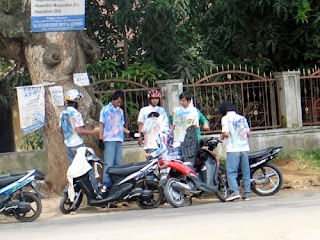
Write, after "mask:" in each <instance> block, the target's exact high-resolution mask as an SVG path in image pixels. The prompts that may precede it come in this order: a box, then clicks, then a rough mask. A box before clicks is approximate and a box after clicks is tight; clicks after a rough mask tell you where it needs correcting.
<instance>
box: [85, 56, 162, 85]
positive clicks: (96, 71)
mask: <svg viewBox="0 0 320 240" xmlns="http://www.w3.org/2000/svg"><path fill="white" fill-rule="evenodd" d="M88 72H89V75H90V78H91V79H92V81H99V80H104V79H112V78H117V79H129V80H132V81H136V80H139V83H142V84H144V85H147V86H153V85H154V81H156V80H161V79H165V78H166V77H168V73H166V72H165V71H164V70H163V69H158V68H156V67H155V66H153V65H151V64H148V63H140V62H135V63H133V64H131V65H129V67H128V70H123V69H122V68H121V67H120V65H119V64H118V63H117V62H115V61H112V60H110V59H108V60H104V61H100V62H98V63H97V64H88ZM124 87H125V83H121V85H120V86H118V87H116V88H119V89H123V88H124Z"/></svg>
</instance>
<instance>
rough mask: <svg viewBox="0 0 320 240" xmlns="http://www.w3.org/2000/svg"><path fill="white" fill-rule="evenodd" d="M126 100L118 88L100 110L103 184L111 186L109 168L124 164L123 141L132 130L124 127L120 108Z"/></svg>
mask: <svg viewBox="0 0 320 240" xmlns="http://www.w3.org/2000/svg"><path fill="white" fill-rule="evenodd" d="M123 100H124V92H123V91H121V90H117V91H115V92H114V93H113V95H112V99H111V102H110V103H109V104H108V105H106V106H104V107H103V108H102V109H101V111H100V120H99V126H100V136H99V138H100V141H101V142H103V148H104V162H105V165H104V169H103V185H104V186H105V187H107V188H108V187H110V186H111V184H112V182H111V179H110V176H109V174H108V173H107V171H108V169H109V168H110V167H112V166H115V165H121V164H122V142H123V140H124V133H126V134H129V133H130V131H129V130H128V129H126V128H125V127H124V114H123V110H122V109H121V108H120V106H121V104H122V103H123Z"/></svg>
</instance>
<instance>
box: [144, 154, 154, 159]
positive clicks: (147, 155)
mask: <svg viewBox="0 0 320 240" xmlns="http://www.w3.org/2000/svg"><path fill="white" fill-rule="evenodd" d="M144 156H145V157H146V158H148V157H152V154H151V153H146V154H145V155H144Z"/></svg>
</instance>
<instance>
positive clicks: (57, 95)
mask: <svg viewBox="0 0 320 240" xmlns="http://www.w3.org/2000/svg"><path fill="white" fill-rule="evenodd" d="M49 91H50V95H51V100H52V104H53V106H55V107H59V106H63V105H64V98H63V88H62V86H54V87H49Z"/></svg>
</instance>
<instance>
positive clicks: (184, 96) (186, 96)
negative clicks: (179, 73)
mask: <svg viewBox="0 0 320 240" xmlns="http://www.w3.org/2000/svg"><path fill="white" fill-rule="evenodd" d="M191 98H192V93H191V92H189V91H184V92H183V93H181V94H180V96H179V100H181V99H185V100H187V101H190V100H191Z"/></svg>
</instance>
